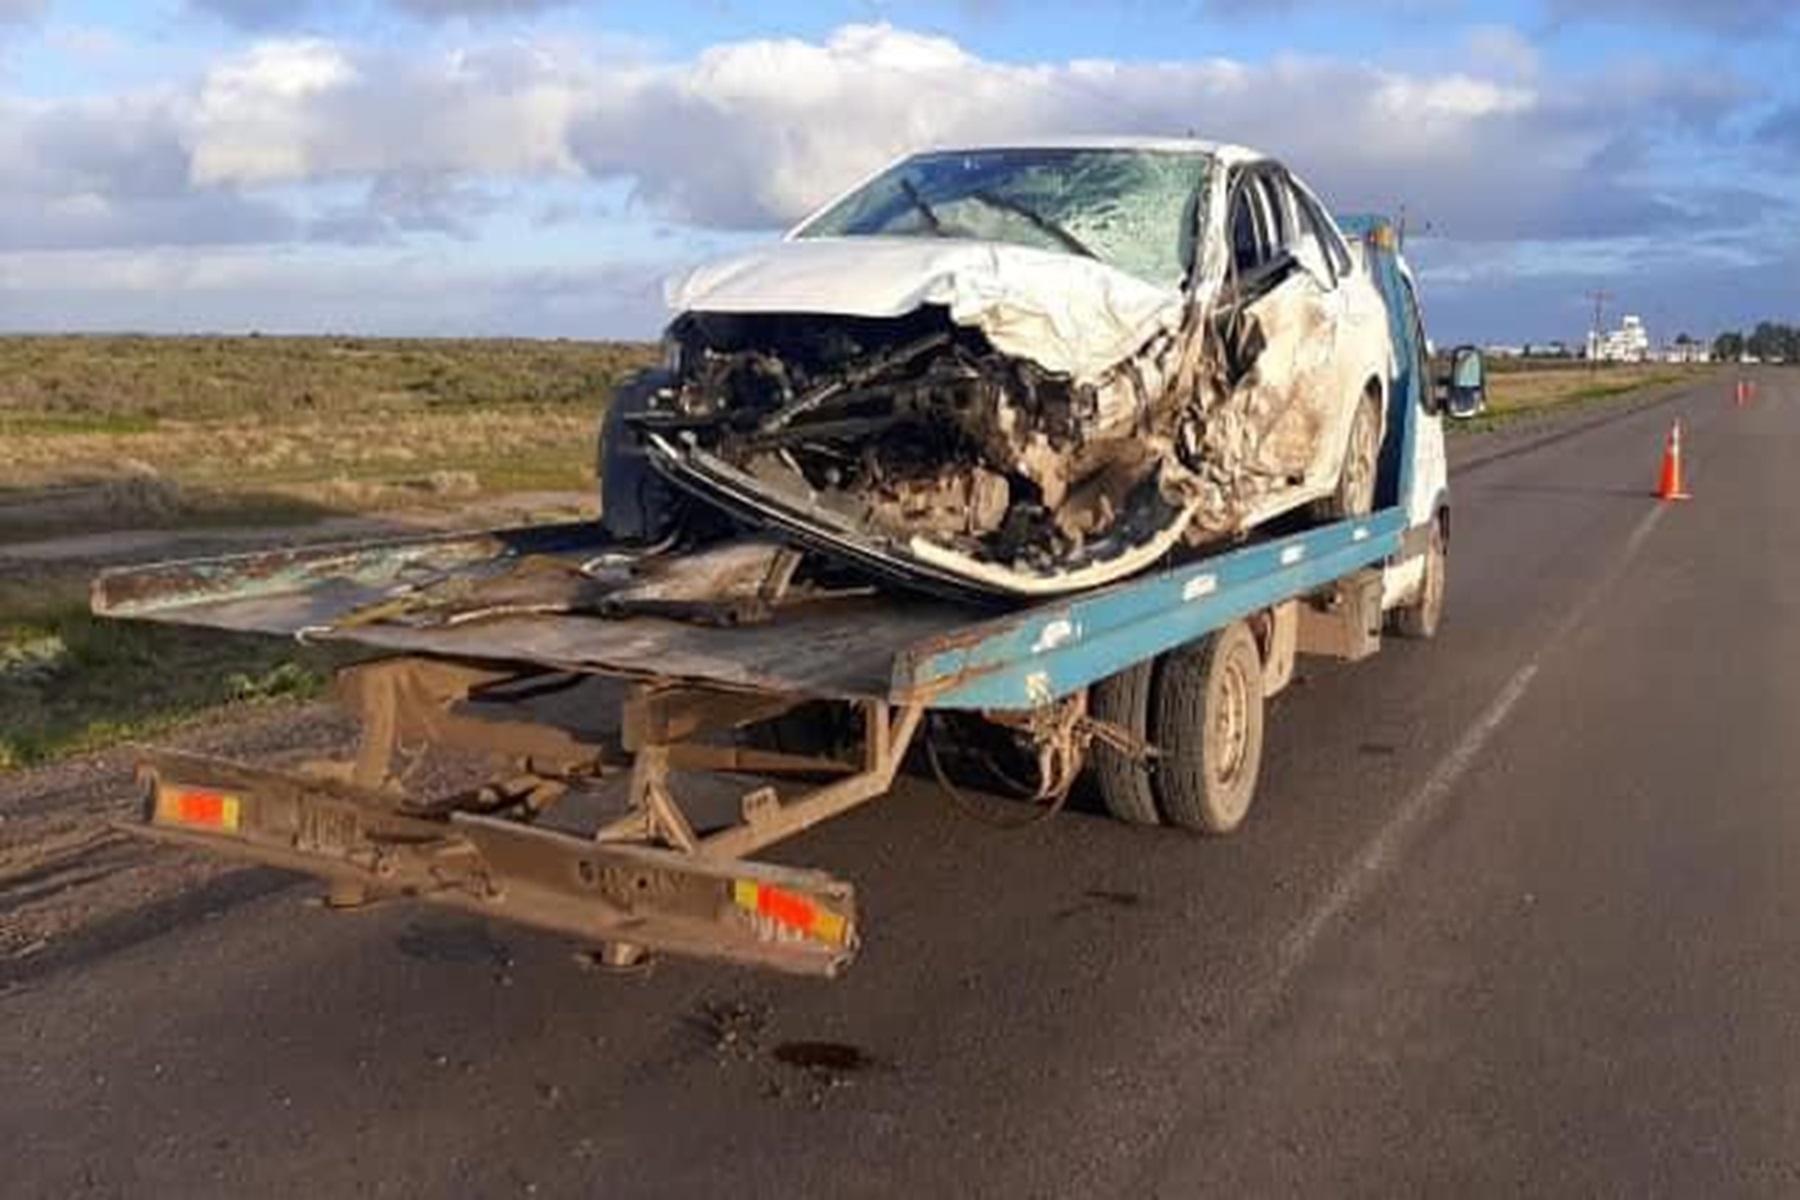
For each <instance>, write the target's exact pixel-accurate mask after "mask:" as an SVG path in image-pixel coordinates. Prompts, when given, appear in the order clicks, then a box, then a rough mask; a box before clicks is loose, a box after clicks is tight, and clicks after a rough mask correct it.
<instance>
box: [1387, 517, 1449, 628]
mask: <svg viewBox="0 0 1800 1200" xmlns="http://www.w3.org/2000/svg"><path fill="white" fill-rule="evenodd" d="M1449 568H1450V553H1449V545H1448V542H1447V540H1446V539H1445V537H1444V524H1443V522H1442V521H1433V522H1432V523H1431V540H1430V543H1429V544H1428V546H1427V548H1426V551H1425V578H1424V580H1423V581H1422V582H1421V584H1420V587H1419V598H1418V599H1417V600H1415V601H1413V602H1412V603H1411V604H1408V605H1405V606H1403V607H1401V608H1397V609H1395V610H1394V611H1393V613H1392V614H1391V615H1390V616H1389V617H1388V628H1389V629H1390V630H1392V631H1393V632H1394V633H1396V634H1398V635H1399V636H1401V637H1404V638H1412V639H1413V640H1415V641H1429V640H1431V639H1432V638H1434V637H1436V636H1437V632H1438V626H1439V625H1441V624H1442V623H1443V620H1444V590H1445V587H1446V585H1447V583H1448V581H1449Z"/></svg>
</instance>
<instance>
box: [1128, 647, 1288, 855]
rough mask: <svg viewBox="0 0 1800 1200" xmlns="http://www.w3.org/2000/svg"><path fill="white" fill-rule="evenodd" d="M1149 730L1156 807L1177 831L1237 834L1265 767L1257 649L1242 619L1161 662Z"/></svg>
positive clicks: (1258, 652) (1222, 834)
mask: <svg viewBox="0 0 1800 1200" xmlns="http://www.w3.org/2000/svg"><path fill="white" fill-rule="evenodd" d="M1157 674H1158V678H1157V686H1156V704H1155V708H1154V711H1153V712H1152V714H1151V732H1152V733H1153V735H1154V742H1155V745H1156V747H1157V751H1158V757H1157V769H1156V777H1155V780H1156V793H1157V797H1156V798H1157V808H1158V810H1159V811H1160V812H1161V813H1162V816H1163V819H1164V820H1166V821H1167V822H1168V823H1169V824H1171V825H1174V826H1175V827H1177V828H1179V829H1185V830H1187V831H1189V832H1191V833H1198V834H1204V835H1206V836H1208V837H1225V836H1228V835H1230V834H1233V833H1236V832H1237V831H1238V829H1239V828H1241V827H1242V826H1243V823H1244V820H1245V819H1246V818H1247V817H1248V816H1249V815H1250V804H1251V801H1253V800H1254V799H1255V798H1256V783H1257V778H1258V776H1259V775H1260V774H1261V772H1262V750H1263V715H1264V714H1263V667H1262V653H1261V651H1259V650H1258V649H1257V645H1256V638H1255V636H1254V635H1253V634H1252V633H1251V632H1250V627H1249V626H1248V625H1245V624H1244V623H1243V622H1242V621H1238V622H1235V623H1233V624H1231V625H1228V626H1226V627H1225V628H1224V629H1221V630H1219V631H1218V632H1217V633H1215V634H1213V635H1212V636H1211V637H1208V638H1206V639H1205V640H1204V641H1202V642H1199V643H1197V644H1195V645H1192V646H1185V647H1183V648H1181V649H1179V650H1174V651H1171V652H1169V653H1168V654H1166V655H1164V656H1163V657H1162V659H1161V660H1160V662H1159V670H1158V673H1157Z"/></svg>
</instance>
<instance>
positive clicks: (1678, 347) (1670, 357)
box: [1663, 342, 1712, 364]
mask: <svg viewBox="0 0 1800 1200" xmlns="http://www.w3.org/2000/svg"><path fill="white" fill-rule="evenodd" d="M1663 361H1664V362H1667V363H1681V364H1688V363H1709V362H1711V361H1712V347H1711V346H1708V345H1707V344H1706V343H1705V342H1686V343H1683V342H1670V343H1669V345H1668V348H1667V349H1665V350H1664V351H1663Z"/></svg>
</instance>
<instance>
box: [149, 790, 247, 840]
mask: <svg viewBox="0 0 1800 1200" xmlns="http://www.w3.org/2000/svg"><path fill="white" fill-rule="evenodd" d="M242 812H243V803H242V802H241V801H240V800H239V799H238V798H237V797H236V796H232V795H228V794H226V793H224V792H209V791H205V790H202V789H200V788H184V787H158V788H157V789H156V815H155V820H156V821H157V822H158V823H159V824H164V825H194V826H197V827H199V828H202V829H216V830H220V831H222V832H225V833H236V832H237V828H238V820H239V817H240V816H241V815H242Z"/></svg>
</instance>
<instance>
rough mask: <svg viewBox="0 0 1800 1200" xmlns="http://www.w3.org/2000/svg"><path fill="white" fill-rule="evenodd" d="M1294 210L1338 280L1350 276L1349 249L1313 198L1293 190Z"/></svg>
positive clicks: (1351, 265)
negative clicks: (1310, 232)
mask: <svg viewBox="0 0 1800 1200" xmlns="http://www.w3.org/2000/svg"><path fill="white" fill-rule="evenodd" d="M1293 194H1294V208H1295V209H1296V211H1298V212H1299V214H1300V224H1301V226H1302V227H1303V228H1309V229H1310V230H1311V231H1312V235H1313V236H1314V237H1315V238H1317V239H1318V242H1319V245H1320V246H1321V247H1322V248H1323V249H1324V251H1325V261H1326V262H1328V263H1330V264H1331V269H1332V271H1333V272H1334V273H1335V274H1336V275H1337V277H1338V278H1339V279H1342V278H1343V277H1344V276H1346V275H1348V274H1350V272H1351V271H1353V270H1354V269H1355V264H1354V263H1353V262H1351V260H1350V248H1349V247H1348V246H1346V245H1344V239H1343V238H1342V237H1340V236H1339V235H1338V232H1337V227H1336V226H1335V225H1333V224H1332V223H1331V221H1330V220H1328V219H1327V218H1326V216H1325V213H1324V212H1323V211H1322V210H1321V209H1320V208H1319V206H1318V204H1316V203H1315V202H1314V201H1313V198H1312V197H1311V196H1309V195H1307V194H1306V193H1305V192H1303V191H1301V190H1300V189H1299V188H1294V189H1293Z"/></svg>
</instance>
